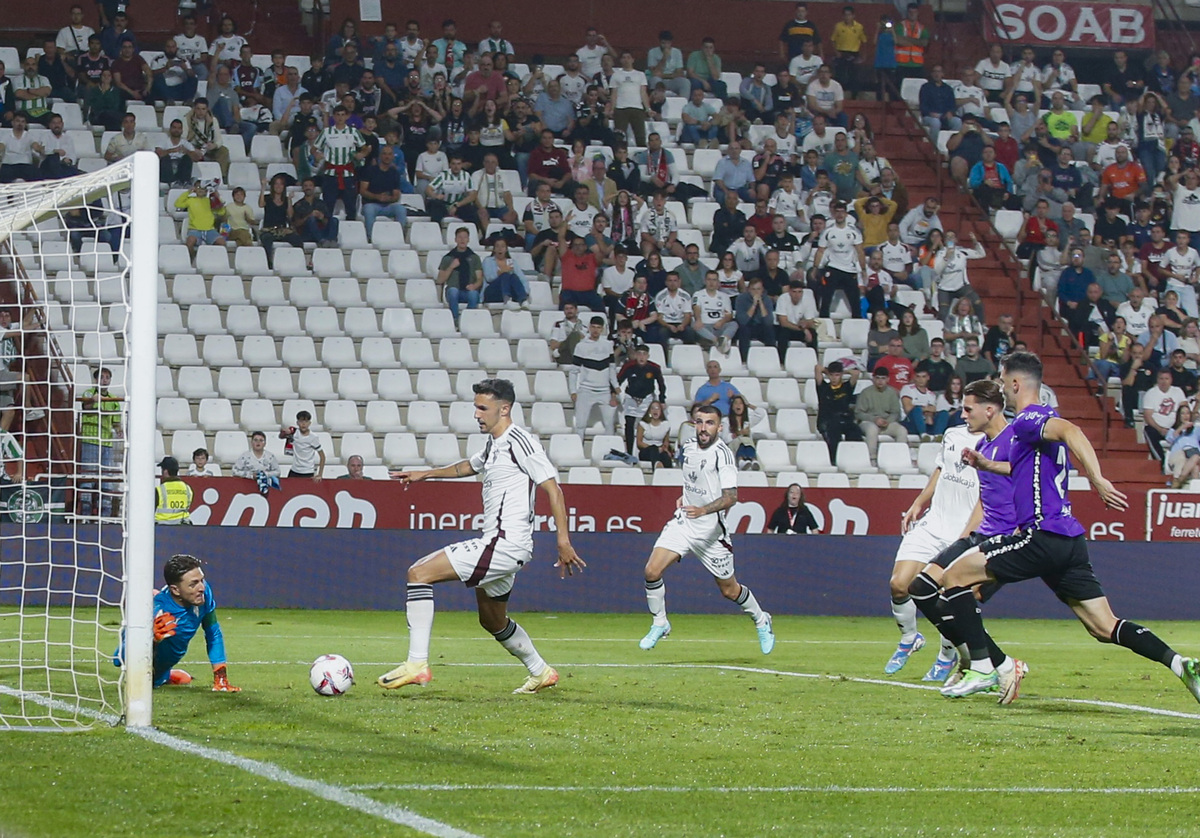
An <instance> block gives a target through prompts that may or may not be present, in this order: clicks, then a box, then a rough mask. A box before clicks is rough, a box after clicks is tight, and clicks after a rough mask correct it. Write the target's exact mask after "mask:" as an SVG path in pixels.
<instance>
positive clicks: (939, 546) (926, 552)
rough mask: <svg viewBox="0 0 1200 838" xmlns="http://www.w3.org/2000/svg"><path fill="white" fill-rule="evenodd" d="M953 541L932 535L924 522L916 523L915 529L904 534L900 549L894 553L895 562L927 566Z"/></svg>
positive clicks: (931, 531)
mask: <svg viewBox="0 0 1200 838" xmlns="http://www.w3.org/2000/svg"><path fill="white" fill-rule="evenodd" d="M954 541H955V539H953V538H942V537H941V536H939V535H936V534H934V532H933V530H932V529H931V528H930V527H928V526H926V525H925V522H924V521H918V522H917V525H916V526H915V527H913V528H912V529H911V530H909V531H908V532H907V533H905V534H904V539H903V540H902V541H901V542H900V549H899V550H897V551H896V561H898V562H920V563H921V564H923V565H924V564H929V563H930V562H931V561H933V560H934V559H936V558H937V555H938V553H940V552H942V551H943V550H945V549H946V548H947V547H949V546H950V545H951V544H953V543H954Z"/></svg>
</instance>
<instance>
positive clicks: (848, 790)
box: [348, 783, 1200, 795]
mask: <svg viewBox="0 0 1200 838" xmlns="http://www.w3.org/2000/svg"><path fill="white" fill-rule="evenodd" d="M348 788H351V789H357V790H362V791H418V792H476V791H517V792H522V791H523V792H530V791H544V792H560V793H568V794H569V793H575V792H583V793H592V794H595V793H600V794H642V793H647V792H649V793H652V794H687V793H699V794H919V793H933V794H1046V795H1050V794H1102V795H1103V794H1108V795H1116V794H1196V793H1197V792H1200V788H1187V787H1174V786H1167V787H1162V788H1137V787H1130V788H1092V787H1082V788H1069V787H1068V788H1053V787H1043V786H1032V787H1028V786H1015V787H1010V788H1002V787H997V788H952V787H948V786H945V787H933V788H922V787H920V786H553V785H516V784H511V783H461V784H460V783H364V784H362V785H354V786H348Z"/></svg>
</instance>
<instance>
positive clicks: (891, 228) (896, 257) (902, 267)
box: [878, 221, 921, 289]
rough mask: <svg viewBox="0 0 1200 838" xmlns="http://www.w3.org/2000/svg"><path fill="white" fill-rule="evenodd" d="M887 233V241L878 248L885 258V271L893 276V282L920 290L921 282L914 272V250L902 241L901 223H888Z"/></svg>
mask: <svg viewBox="0 0 1200 838" xmlns="http://www.w3.org/2000/svg"><path fill="white" fill-rule="evenodd" d="M887 233H888V237H887V241H885V242H884V243H883V244H881V245H879V248H878V250H879V253H880V255H881V256H882V257H883V269H884V270H885V271H887V272H888V273H889V274H890V275H891V277H892V280H893V281H895V282H903V283H907V284H908V285H911V286H912V287H913V288H916V289H920V287H921V280H920V279H919V278H918V277H917V276H916V274H914V273H913V272H912V265H913V252H912V248H910V247H909V246H908V245H906V244H905V243H904V242H902V241H900V222H898V221H890V222H888V226H887Z"/></svg>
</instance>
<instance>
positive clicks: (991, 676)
mask: <svg viewBox="0 0 1200 838" xmlns="http://www.w3.org/2000/svg"><path fill="white" fill-rule="evenodd" d="M999 683H1000V681H999V678H998V676H997V675H996V673H995V672H988V673H986V674H985V673H983V672H976V671H975V670H974V669H968V670H967V671H966V672H964V673H963V676H962V678H960V679H959V680H958V682H957V683H954V684H950V685H949V686H945V687H942V695H944V696H946V697H947V698H962V697H964V696H968V695H974V694H975V693H981V692H983V691H985V690H992V689H995V688H996V686H997V685H998V684H999Z"/></svg>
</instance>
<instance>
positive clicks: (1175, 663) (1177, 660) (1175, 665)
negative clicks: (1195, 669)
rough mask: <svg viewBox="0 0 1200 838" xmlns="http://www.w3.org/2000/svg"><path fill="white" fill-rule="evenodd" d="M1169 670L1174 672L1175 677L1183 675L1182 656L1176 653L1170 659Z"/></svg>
mask: <svg viewBox="0 0 1200 838" xmlns="http://www.w3.org/2000/svg"><path fill="white" fill-rule="evenodd" d="M1171 671H1172V672H1174V673H1175V677H1176V678H1182V677H1183V658H1182V657H1181V656H1179V655H1176V656H1175V657H1173V658H1172V659H1171Z"/></svg>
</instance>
